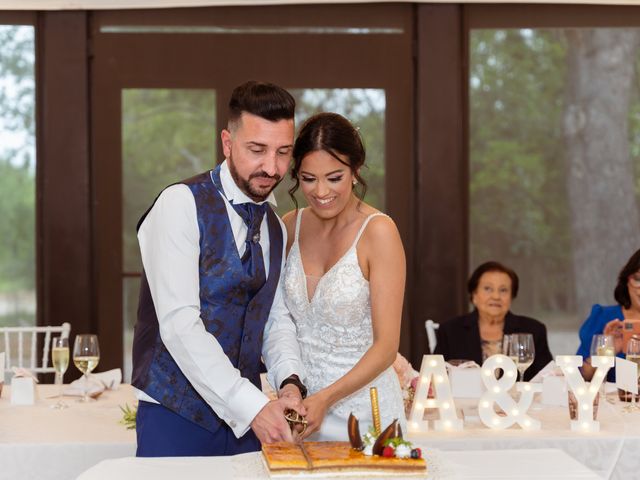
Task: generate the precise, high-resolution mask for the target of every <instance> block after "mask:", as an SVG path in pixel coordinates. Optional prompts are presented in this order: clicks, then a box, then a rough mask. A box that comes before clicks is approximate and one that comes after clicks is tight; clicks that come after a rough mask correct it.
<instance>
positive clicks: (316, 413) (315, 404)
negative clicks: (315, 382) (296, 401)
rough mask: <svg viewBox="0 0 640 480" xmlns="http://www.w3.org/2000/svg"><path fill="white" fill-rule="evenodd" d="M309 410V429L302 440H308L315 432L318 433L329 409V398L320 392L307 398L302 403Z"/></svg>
mask: <svg viewBox="0 0 640 480" xmlns="http://www.w3.org/2000/svg"><path fill="white" fill-rule="evenodd" d="M302 403H303V404H304V406H305V408H306V410H307V415H306V419H307V429H306V430H305V432H304V434H303V435H302V439H305V438H307V437H308V436H309V435H311V434H312V433H313V432H315V431H317V430H318V429H319V428H320V425H322V420H324V416H325V415H326V413H327V409H328V408H329V400H328V398H327V396H326V395H325V394H324V393H323V392H322V391H319V392H318V393H316V394H314V395H311V396H309V397H307V398H306V399H305V400H303V402H302Z"/></svg>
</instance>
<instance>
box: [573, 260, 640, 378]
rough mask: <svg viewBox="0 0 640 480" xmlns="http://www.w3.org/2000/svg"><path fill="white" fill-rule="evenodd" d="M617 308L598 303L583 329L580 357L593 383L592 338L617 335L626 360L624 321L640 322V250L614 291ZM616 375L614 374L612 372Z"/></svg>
mask: <svg viewBox="0 0 640 480" xmlns="http://www.w3.org/2000/svg"><path fill="white" fill-rule="evenodd" d="M613 296H614V297H615V299H616V302H618V304H617V305H611V306H602V305H599V304H596V305H594V306H593V308H592V309H591V314H590V315H589V317H588V318H587V319H586V320H585V321H584V323H583V324H582V327H580V347H579V348H578V352H577V355H582V358H584V363H583V364H582V376H583V377H584V378H585V379H586V380H591V377H592V376H593V374H594V372H595V368H593V367H592V366H591V352H590V349H591V339H592V338H593V336H594V335H596V334H598V333H604V334H605V335H613V337H614V339H615V342H614V343H615V348H616V355H617V356H618V357H622V358H624V352H623V351H622V348H623V346H622V320H624V319H626V318H627V319H632V318H633V319H640V250H638V251H636V252H635V253H634V254H633V255H632V256H631V258H630V259H629V260H628V261H627V264H626V265H625V266H624V267H623V268H622V270H621V271H620V274H619V275H618V284H617V285H616V288H615V290H614V291H613ZM609 375H610V376H612V375H613V371H610V372H609Z"/></svg>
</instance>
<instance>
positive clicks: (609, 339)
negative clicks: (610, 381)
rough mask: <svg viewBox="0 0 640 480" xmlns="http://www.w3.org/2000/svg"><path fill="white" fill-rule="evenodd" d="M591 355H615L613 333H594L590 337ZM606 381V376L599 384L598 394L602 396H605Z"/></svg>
mask: <svg viewBox="0 0 640 480" xmlns="http://www.w3.org/2000/svg"><path fill="white" fill-rule="evenodd" d="M590 352H591V356H592V357H593V356H596V355H597V356H599V357H615V355H616V348H615V345H614V343H613V335H603V334H600V333H598V334H596V335H594V336H593V337H592V338H591V350H590ZM606 383H607V377H604V380H602V385H600V396H601V397H602V398H605V399H606V398H607V396H606V388H605V384H606Z"/></svg>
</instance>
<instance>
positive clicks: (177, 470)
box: [78, 449, 600, 480]
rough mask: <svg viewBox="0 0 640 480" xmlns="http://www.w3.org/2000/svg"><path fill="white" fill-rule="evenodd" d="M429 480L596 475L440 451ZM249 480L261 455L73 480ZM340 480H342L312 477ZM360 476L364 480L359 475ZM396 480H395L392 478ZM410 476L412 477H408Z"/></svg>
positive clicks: (552, 453)
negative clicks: (437, 469)
mask: <svg viewBox="0 0 640 480" xmlns="http://www.w3.org/2000/svg"><path fill="white" fill-rule="evenodd" d="M438 463H439V464H440V465H439V466H440V467H441V468H440V469H439V471H433V472H432V473H431V474H430V475H429V477H428V478H430V479H433V480H501V479H505V480H506V479H508V480H513V479H523V480H541V479H545V480H553V479H557V480H578V479H581V480H598V479H599V478H600V477H598V476H597V475H596V474H595V473H593V472H592V471H590V470H589V469H588V468H586V467H584V466H583V465H580V463H578V462H576V461H575V460H574V459H573V458H571V457H570V456H569V455H567V454H566V453H564V452H563V451H561V450H558V449H539V450H506V451H505V450H488V451H483V452H473V451H472V452H440V453H439V454H438ZM114 478H117V479H118V480H140V479H143V478H145V479H146V478H152V479H153V480H175V479H176V478H188V479H189V480H211V479H213V478H220V479H222V478H224V479H234V480H254V479H262V478H265V479H266V478H269V475H268V473H267V472H266V470H265V468H264V466H263V464H262V461H261V459H260V453H245V454H242V455H235V456H232V457H191V458H185V457H175V458H121V459H117V460H104V461H102V462H100V463H99V464H98V465H96V466H94V467H92V468H90V469H89V470H87V471H86V472H84V473H83V474H82V475H80V477H78V480H112V479H114ZM314 478H340V479H342V480H344V478H345V477H344V476H341V477H331V476H326V477H314ZM360 478H364V477H360ZM394 478H398V477H394ZM413 478H415V477H413Z"/></svg>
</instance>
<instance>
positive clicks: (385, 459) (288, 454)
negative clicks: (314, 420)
mask: <svg viewBox="0 0 640 480" xmlns="http://www.w3.org/2000/svg"><path fill="white" fill-rule="evenodd" d="M349 439H350V442H302V443H299V444H294V443H284V442H281V443H272V444H263V445H262V455H263V459H264V462H265V464H266V466H267V470H268V471H269V475H270V476H272V477H290V476H314V475H327V474H331V475H336V474H347V475H363V476H367V477H370V476H385V477H388V476H395V475H398V476H413V475H416V476H425V475H426V473H427V464H426V462H425V460H424V458H422V452H421V451H420V449H418V448H412V445H411V444H410V443H409V442H407V441H406V440H404V439H403V438H402V432H401V431H400V429H399V426H398V425H397V422H395V421H394V422H393V423H392V424H391V425H389V426H388V427H387V428H386V429H385V430H384V431H383V432H382V433H380V435H375V434H373V433H372V432H368V433H367V434H366V435H365V437H364V439H363V438H361V437H360V433H359V429H358V425H357V419H355V417H353V416H351V417H350V418H349Z"/></svg>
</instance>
